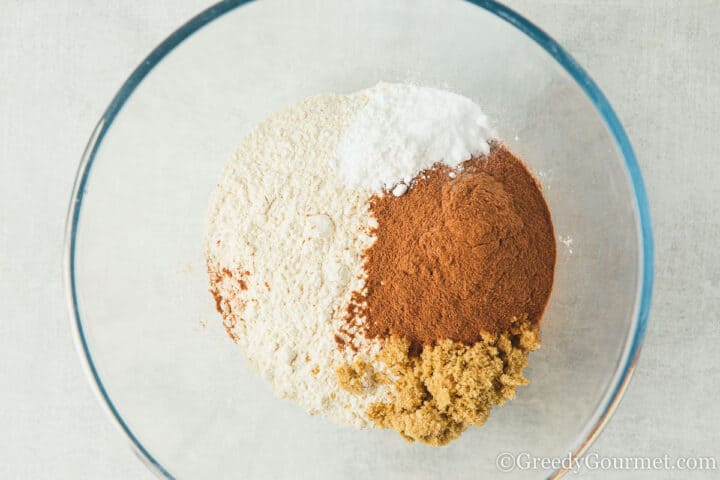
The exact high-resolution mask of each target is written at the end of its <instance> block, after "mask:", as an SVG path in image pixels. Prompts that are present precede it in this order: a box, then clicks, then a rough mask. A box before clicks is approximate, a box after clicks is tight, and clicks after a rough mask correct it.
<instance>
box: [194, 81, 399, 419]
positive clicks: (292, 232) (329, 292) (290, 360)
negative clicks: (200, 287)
mask: <svg viewBox="0 0 720 480" xmlns="http://www.w3.org/2000/svg"><path fill="white" fill-rule="evenodd" d="M366 103H367V95H366V94H364V93H362V92H361V93H359V94H355V95H352V96H336V95H328V96H320V97H314V98H310V99H307V100H305V101H304V102H302V103H300V104H299V105H296V106H293V107H291V108H289V109H287V110H285V111H283V112H280V113H278V114H275V115H273V116H272V117H270V118H269V119H268V120H266V121H264V122H262V123H261V124H259V125H258V126H257V127H256V128H255V129H254V130H253V132H252V133H250V134H249V135H248V136H247V137H245V138H244V139H243V140H242V143H241V144H240V146H239V148H238V151H237V155H236V157H235V159H234V161H232V162H231V163H230V164H229V165H228V166H227V167H226V170H225V174H224V177H223V179H222V181H221V183H220V184H219V185H218V187H217V190H216V191H215V193H214V195H213V198H212V201H211V207H210V213H209V218H210V221H209V227H208V233H207V239H206V242H207V243H206V254H207V258H208V268H209V269H210V271H211V274H216V275H218V276H219V277H222V280H221V281H220V283H219V284H218V285H217V290H218V292H217V293H219V294H220V295H221V296H222V297H223V299H225V300H226V301H225V302H223V303H222V309H223V316H224V317H225V323H226V325H229V326H231V327H232V324H234V327H232V328H231V331H232V332H233V333H234V334H235V335H236V337H237V342H238V343H239V344H240V345H241V346H242V348H243V349H244V350H245V353H246V355H247V358H248V359H249V361H250V363H252V364H253V365H254V366H255V367H256V368H257V369H258V371H259V372H260V373H261V374H262V375H263V376H264V377H265V378H266V379H267V380H268V381H269V382H270V383H271V384H272V386H273V388H274V390H275V392H276V393H277V394H278V395H279V396H281V397H285V398H288V399H291V400H293V401H295V402H297V403H299V404H300V405H302V406H303V407H304V408H305V409H306V410H308V411H309V412H310V413H322V414H325V415H327V416H329V417H331V418H333V419H334V420H336V421H337V422H340V423H346V424H352V425H356V426H364V425H366V424H367V419H366V418H365V416H364V412H365V410H366V408H367V406H368V405H369V403H370V402H375V401H383V400H386V399H387V391H386V390H387V388H386V387H383V389H378V390H376V391H371V392H369V393H368V395H366V396H365V397H358V396H355V395H352V394H349V393H347V392H346V391H344V390H342V389H341V388H339V386H338V384H337V379H336V376H335V369H336V367H338V366H340V365H341V364H344V363H347V362H348V361H351V359H352V358H353V355H354V354H353V352H352V351H350V350H348V351H340V350H339V349H338V347H337V344H336V342H335V339H334V335H335V332H337V330H338V328H339V326H340V325H341V322H342V317H343V315H344V312H345V310H344V309H345V307H346V305H347V304H348V303H349V301H350V294H351V292H352V291H353V290H359V289H361V288H362V286H363V280H362V279H360V278H359V277H360V276H361V275H362V259H361V254H362V252H363V251H364V250H365V249H366V248H367V247H368V246H369V245H370V244H371V243H372V241H373V239H372V238H371V237H370V236H368V234H367V232H368V228H369V227H370V226H372V225H373V224H374V220H373V219H372V218H371V217H369V213H368V199H369V196H370V195H371V192H369V191H364V190H361V189H360V190H358V189H355V188H351V187H350V186H347V185H345V184H343V183H342V182H341V181H340V180H339V179H338V178H337V177H336V175H335V172H334V170H333V168H332V160H333V156H334V151H335V147H336V145H337V143H338V141H339V138H340V135H341V133H342V132H343V131H344V129H345V128H346V127H347V123H348V120H349V118H350V116H351V115H352V114H354V113H355V112H357V111H358V109H360V108H361V107H363V106H364V105H365V104H366ZM223 269H227V270H229V271H230V272H233V275H232V277H231V276H227V275H224V274H223V273H222V272H223ZM245 270H247V271H249V275H241V272H243V271H245ZM242 282H244V285H245V288H246V289H245V290H243V288H242V285H243V283H242ZM362 346H363V351H361V354H363V353H364V354H367V355H368V356H370V355H373V354H374V353H377V351H378V350H379V345H378V342H370V341H367V342H365V344H363V345H362Z"/></svg>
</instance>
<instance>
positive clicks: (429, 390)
mask: <svg viewBox="0 0 720 480" xmlns="http://www.w3.org/2000/svg"><path fill="white" fill-rule="evenodd" d="M538 328H539V327H538V325H537V324H533V323H531V322H529V321H527V318H526V317H522V318H521V319H518V318H513V319H512V322H511V327H510V329H509V330H508V331H506V332H503V333H502V334H499V335H488V334H486V335H485V336H484V337H483V338H482V339H481V340H480V341H478V342H475V343H473V344H472V345H465V344H463V343H460V342H454V341H452V340H440V341H439V342H437V344H436V345H433V346H429V347H427V348H425V349H424V350H423V351H422V353H421V354H420V356H419V357H418V356H413V355H411V354H410V342H409V341H408V340H407V339H401V338H398V337H393V338H391V339H390V340H389V341H388V342H387V343H385V346H384V347H383V350H382V352H381V353H380V355H379V359H380V360H381V361H382V362H383V363H384V364H385V365H386V366H387V368H388V369H389V371H390V373H391V374H392V375H394V376H395V377H396V380H395V382H394V383H395V393H394V394H393V395H392V399H391V401H390V402H387V403H375V404H372V405H370V407H369V408H368V416H369V417H370V419H372V420H373V421H374V422H375V423H376V425H378V426H380V427H383V428H392V429H394V430H397V431H398V432H399V433H400V435H402V437H403V438H405V439H406V440H408V441H411V442H412V441H415V440H417V441H420V442H422V443H425V444H427V445H433V446H441V445H445V444H447V443H448V442H450V441H451V440H454V439H455V438H457V437H459V436H460V434H462V432H464V431H465V430H466V429H467V428H468V427H469V426H471V425H472V426H476V427H479V426H481V425H483V424H484V423H485V421H486V420H487V419H488V417H489V416H490V409H491V408H492V407H494V406H497V405H502V404H503V403H504V402H505V400H509V399H512V398H515V388H516V387H518V386H520V385H525V384H527V380H526V379H525V377H523V374H522V370H523V368H525V366H526V365H527V359H528V353H529V352H530V351H532V350H535V349H537V348H539V346H540V337H539V334H538Z"/></svg>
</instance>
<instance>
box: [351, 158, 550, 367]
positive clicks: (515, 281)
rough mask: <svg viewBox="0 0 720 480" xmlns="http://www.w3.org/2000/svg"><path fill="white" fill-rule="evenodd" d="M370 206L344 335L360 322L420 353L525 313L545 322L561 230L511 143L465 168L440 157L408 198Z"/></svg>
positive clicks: (474, 336) (502, 326)
mask: <svg viewBox="0 0 720 480" xmlns="http://www.w3.org/2000/svg"><path fill="white" fill-rule="evenodd" d="M453 177H454V178H453ZM370 209H371V213H372V215H373V216H374V217H375V218H376V219H377V221H378V226H377V227H376V228H375V229H374V231H373V234H374V235H375V236H376V238H377V240H376V241H375V243H374V244H373V245H372V246H371V247H370V248H369V249H368V250H367V251H366V252H365V254H364V260H365V263H364V269H365V273H366V275H367V276H366V286H365V289H364V290H363V291H362V292H354V294H353V297H352V301H351V304H350V306H349V307H348V313H347V316H346V321H347V326H346V328H344V329H343V330H341V332H340V333H341V336H340V338H341V339H343V338H350V339H351V338H352V336H353V335H352V334H351V333H350V332H352V331H356V330H357V327H358V326H359V327H360V329H361V330H362V331H364V334H365V335H366V336H367V337H369V338H377V337H380V338H389V337H391V336H395V337H398V338H401V339H406V340H407V341H408V342H409V343H410V352H411V354H414V355H417V354H419V353H420V352H421V351H422V349H423V347H424V346H428V345H434V344H436V342H438V341H439V340H443V339H449V340H454V341H456V342H461V343H464V344H467V345H472V344H474V343H475V342H478V341H482V339H483V335H484V334H487V333H493V334H494V333H499V332H505V331H507V330H508V329H509V327H510V322H511V319H512V318H514V317H519V316H521V315H524V314H526V315H527V317H528V318H529V320H530V321H531V322H533V323H537V322H539V320H540V317H541V316H542V313H543V310H544V308H545V305H546V303H547V300H548V297H549V295H550V289H551V287H552V281H553V270H554V265H555V239H554V233H553V227H552V222H551V220H550V213H549V211H548V208H547V205H546V204H545V200H544V199H543V196H542V193H541V191H540V187H539V185H538V184H537V182H536V181H535V179H534V178H533V177H532V175H531V174H530V173H529V172H528V170H527V169H526V168H525V166H524V165H523V163H522V161H520V159H518V158H517V157H516V156H515V155H513V154H512V153H511V152H510V151H509V150H508V149H507V148H506V147H504V146H503V145H501V144H494V145H493V146H492V149H491V152H490V154H489V155H488V156H487V157H483V158H479V159H471V160H468V161H466V162H464V163H463V164H462V166H461V168H460V169H458V170H452V169H450V168H449V167H447V166H445V165H442V164H437V165H435V166H434V167H433V168H431V169H430V170H428V171H425V172H424V173H423V175H421V176H419V177H418V178H417V179H416V180H415V181H414V183H413V185H412V188H410V190H409V191H408V192H407V193H406V194H405V195H403V196H401V197H395V196H393V195H391V194H384V195H376V196H374V197H373V198H372V199H371V205H370ZM339 343H342V341H340V340H339ZM350 343H351V344H352V342H350Z"/></svg>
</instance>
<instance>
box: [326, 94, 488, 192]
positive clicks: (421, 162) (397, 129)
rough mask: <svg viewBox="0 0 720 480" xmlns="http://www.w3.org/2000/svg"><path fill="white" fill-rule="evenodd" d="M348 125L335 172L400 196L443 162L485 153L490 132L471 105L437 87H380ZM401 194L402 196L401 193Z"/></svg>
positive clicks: (451, 163)
mask: <svg viewBox="0 0 720 480" xmlns="http://www.w3.org/2000/svg"><path fill="white" fill-rule="evenodd" d="M368 94H369V96H370V99H369V101H368V104H367V106H365V108H363V109H362V110H360V111H359V112H358V113H357V114H356V115H355V116H354V117H353V118H352V120H351V122H350V125H349V128H348V131H347V132H346V133H345V135H343V138H342V139H341V140H340V144H339V145H338V148H337V158H336V160H335V165H336V168H337V170H338V172H339V175H340V177H341V179H342V180H343V181H345V182H346V183H348V184H349V185H352V186H355V187H366V188H371V189H373V190H376V191H379V190H382V189H383V188H385V189H388V190H393V193H394V194H396V195H398V196H399V195H402V194H403V193H404V192H405V190H406V189H405V188H404V187H401V188H400V189H398V190H397V191H396V190H394V189H393V187H395V186H396V185H397V184H398V183H400V182H403V183H404V184H405V185H409V184H410V182H411V181H412V179H413V178H415V176H416V175H417V174H418V173H419V172H421V171H422V170H425V169H427V168H430V167H431V166H432V165H433V164H434V163H437V162H443V163H446V164H447V165H449V166H451V167H455V166H457V165H458V164H459V163H460V162H462V161H464V160H467V159H469V158H470V157H471V156H478V155H481V154H487V153H488V152H489V151H490V146H489V145H488V140H489V139H491V138H493V137H494V135H495V134H494V132H493V130H492V128H491V127H490V125H489V123H488V119H487V117H486V116H485V114H484V113H483V112H482V110H481V109H480V107H479V106H478V105H477V104H475V103H474V102H473V101H472V100H470V99H468V98H466V97H463V96H461V95H457V94H455V93H451V92H447V91H445V90H438V89H435V88H428V87H418V86H414V85H397V84H383V83H381V84H379V85H377V86H376V87H374V88H372V89H370V90H368ZM401 192H402V193H401Z"/></svg>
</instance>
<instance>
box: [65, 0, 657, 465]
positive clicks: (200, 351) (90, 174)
mask: <svg viewBox="0 0 720 480" xmlns="http://www.w3.org/2000/svg"><path fill="white" fill-rule="evenodd" d="M245 3H246V2H244V1H240V0H236V1H228V2H224V3H221V4H218V5H216V6H214V7H211V8H210V9H208V10H207V11H205V12H203V13H201V14H200V15H198V16H197V17H195V18H193V19H192V20H190V21H189V22H188V23H187V24H185V25H184V26H182V27H181V28H180V29H179V30H177V31H176V32H175V33H173V34H172V35H171V36H170V37H169V38H168V39H167V40H166V41H165V42H163V43H162V44H161V45H160V46H159V47H158V48H156V49H155V50H154V51H153V52H152V53H151V54H150V55H149V56H148V57H147V59H146V60H145V61H143V63H142V64H141V65H140V66H139V67H138V68H137V70H136V71H135V72H133V73H132V75H131V76H130V78H129V79H128V80H127V82H126V83H125V85H124V86H123V87H122V88H121V89H120V91H119V92H118V94H117V96H116V97H115V98H114V99H113V101H112V103H111V104H110V106H109V108H108V109H107V111H106V112H105V114H104V115H103V117H102V118H101V120H100V122H99V124H98V126H97V128H96V129H95V131H94V132H93V134H92V137H91V139H90V142H89V145H88V147H87V151H86V152H85V155H84V157H83V159H82V163H81V165H80V169H79V172H78V175H77V181H76V185H75V191H74V194H73V197H72V201H71V205H70V211H69V216H68V227H67V251H66V259H65V261H66V280H67V288H68V301H69V304H70V310H71V315H72V320H73V328H74V329H75V331H76V333H77V339H78V345H79V350H80V353H81V356H82V359H83V362H84V363H85V365H86V367H87V369H88V373H89V376H90V378H91V381H92V383H93V385H94V387H95V389H96V390H97V392H98V394H99V397H100V399H101V401H102V403H103V405H104V406H105V407H106V409H107V410H108V411H109V413H110V415H111V417H112V419H113V421H114V422H115V423H116V424H117V425H118V426H119V427H120V429H121V430H122V431H123V432H124V434H125V435H126V436H127V438H128V440H129V441H130V444H131V445H132V447H133V448H134V449H135V450H136V452H137V453H138V456H139V457H140V458H141V459H143V460H144V461H145V463H146V464H147V465H148V466H149V467H150V468H151V469H152V471H153V472H155V473H157V474H158V475H159V476H166V477H178V478H218V479H219V478H260V479H268V478H314V479H318V478H384V479H385V478H387V479H395V478H412V479H424V478H428V479H430V478H458V479H460V478H493V477H494V476H496V475H499V474H500V470H503V469H507V468H506V467H505V466H503V465H496V463H497V462H498V460H497V459H498V455H499V454H501V453H503V452H509V453H511V454H517V453H519V452H528V453H529V454H531V455H533V456H538V457H562V456H563V455H565V454H567V453H568V452H570V453H571V454H573V455H578V454H581V453H582V452H583V451H584V449H586V448H587V446H588V444H589V443H590V442H591V441H592V440H593V438H594V437H595V436H596V435H597V434H598V432H599V431H600V430H601V428H602V426H603V424H604V422H605V421H606V420H607V418H608V417H609V415H610V414H611V412H612V410H613V408H614V407H615V406H616V405H617V402H618V400H619V398H620V395H621V393H622V391H623V389H624V387H625V386H626V384H627V382H628V380H629V377H630V374H631V373H632V370H633V366H634V364H635V362H636V360H637V357H638V353H639V349H640V344H641V342H642V338H643V334H644V331H645V326H646V322H647V315H648V308H649V303H650V292H651V283H652V239H651V231H650V220H649V215H648V205H647V199H646V195H645V191H644V188H643V185H642V180H641V177H640V172H639V169H638V165H637V163H636V161H635V157H634V155H633V152H632V149H631V147H630V144H629V142H628V139H627V137H626V135H625V133H624V131H623V129H622V127H621V125H620V123H619V121H618V119H617V117H616V116H615V114H614V113H613V111H612V109H611V108H610V105H609V104H608V102H607V100H606V99H605V97H604V96H603V94H602V93H601V92H600V91H599V90H598V88H597V86H596V85H595V84H594V83H593V81H592V80H591V79H590V78H589V77H588V76H587V74H586V73H585V72H584V71H583V70H582V68H580V67H579V66H578V65H577V64H576V63H575V62H574V61H573V60H572V59H571V58H570V57H569V56H568V55H567V54H566V53H565V52H564V51H563V50H562V49H561V48H560V47H559V46H558V45H557V44H556V43H555V42H554V41H553V40H552V39H550V38H549V37H548V36H547V35H546V34H544V33H543V32H542V31H540V30H539V29H538V28H537V27H535V26H533V25H532V24H531V23H529V22H528V21H527V20H525V19H523V18H522V17H520V16H519V15H517V14H516V13H514V12H512V11H511V10H509V9H507V8H505V7H503V6H501V5H499V4H497V3H495V2H492V1H489V0H486V1H475V2H472V3H470V2H460V1H450V0H440V1H437V0H421V1H413V0H402V1H392V2H388V1H384V0H371V1H359V0H354V1H346V2H337V1H334V0H312V1H311V2H301V1H296V0H273V1H267V2H259V3H249V4H247V5H245ZM473 3H474V4H473ZM237 7H240V8H237ZM380 80H384V81H396V82H403V81H411V82H417V83H421V84H425V85H431V86H440V87H445V88H448V89H451V90H454V91H457V92H459V93H461V94H463V95H466V96H468V97H470V98H472V99H474V100H476V101H477V102H478V103H479V104H480V105H481V106H482V107H483V109H484V110H485V111H486V113H487V114H488V115H489V116H490V117H491V118H492V119H493V120H494V122H495V125H496V127H497V130H498V131H499V133H500V136H501V138H502V139H504V140H505V142H506V143H507V144H508V145H509V146H510V147H511V148H512V149H513V150H514V151H516V152H517V153H519V154H520V155H521V156H522V157H523V158H524V159H525V160H526V161H527V163H528V164H529V165H530V167H531V168H532V169H533V170H534V171H535V172H536V174H537V176H538V177H539V179H540V180H541V182H542V184H543V187H544V191H545V194H546V197H547V201H548V203H549V205H550V208H551V211H552V215H553V219H554V222H555V228H556V233H557V235H558V247H559V248H558V253H559V256H558V264H557V271H556V279H555V288H554V292H553V294H552V297H551V300H550V305H549V307H548V310H547V313H546V315H545V318H544V324H543V348H542V349H541V350H539V351H538V352H536V353H533V354H532V356H531V366H530V368H529V369H528V375H529V378H530V380H531V384H530V385H529V386H527V387H524V388H522V389H520V390H519V392H518V393H519V395H518V398H517V399H516V400H514V401H513V402H510V403H509V404H508V405H506V406H505V407H503V408H499V409H496V410H495V411H494V413H493V414H492V416H491V418H490V420H489V421H488V423H487V424H486V426H484V427H483V428H481V429H471V430H470V431H468V432H467V433H466V434H465V435H464V436H463V437H462V438H461V439H460V440H458V441H456V442H454V443H452V444H451V445H449V446H447V447H444V448H439V449H433V448H429V447H425V446H422V445H418V444H414V445H409V444H406V443H405V442H403V441H402V440H401V439H400V438H399V437H398V435H397V434H396V433H395V432H391V431H381V430H375V429H372V430H365V431H356V430H353V429H350V428H342V427H338V426H335V425H334V424H332V423H330V422H329V421H327V420H325V419H322V418H313V417H310V416H308V415H307V414H305V412H304V411H302V410H301V409H300V408H298V407H296V406H295V405H293V404H291V403H289V402H287V401H283V400H279V399H276V398H275V397H274V396H273V394H272V393H271V391H270V388H269V386H268V385H266V384H265V383H264V382H263V381H261V380H260V379H259V378H258V377H257V376H256V375H255V374H254V373H253V372H252V371H251V370H250V369H249V368H248V365H247V364H246V363H245V361H244V358H243V356H242V354H241V352H240V351H239V350H238V349H237V347H236V346H235V345H234V344H232V343H231V342H230V341H229V340H228V339H227V338H226V336H225V334H224V332H223V331H222V328H221V327H220V319H219V318H218V315H217V314H216V313H215V312H214V309H213V302H212V299H211V298H210V295H209V294H208V292H207V278H206V272H205V267H204V259H203V255H202V239H203V234H204V223H205V214H206V209H207V204H208V197H209V194H210V192H211V190H212V189H213V188H214V185H215V184H216V182H217V180H218V179H219V176H220V174H221V171H222V167H223V165H224V163H225V162H226V161H227V160H228V159H229V158H230V157H231V155H232V154H233V151H234V149H235V146H236V144H237V143H238V142H239V140H240V138H241V137H242V136H243V134H245V133H246V132H248V131H249V130H250V129H251V128H252V126H253V125H254V124H255V123H256V122H258V121H259V120H261V119H263V118H264V117H266V116H267V115H268V114H270V113H272V112H273V111H276V110H278V109H280V108H282V107H284V106H286V105H288V104H291V103H294V102H297V101H298V100H300V99H302V98H303V97H305V96H308V95H314V94H318V93H325V92H336V93H346V92H352V91H355V90H358V89H362V88H365V87H368V86H371V85H374V84H375V83H376V82H378V81H380ZM268 247H269V248H272V246H271V245H270V246H268ZM503 461H505V460H503ZM561 473H562V470H560V471H551V470H541V469H534V470H520V469H517V468H516V469H515V470H514V471H513V472H510V473H506V474H504V475H503V478H508V479H510V478H544V477H552V476H557V475H559V474H561Z"/></svg>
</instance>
